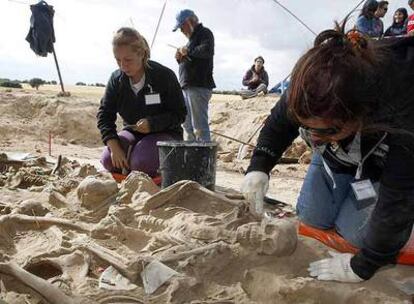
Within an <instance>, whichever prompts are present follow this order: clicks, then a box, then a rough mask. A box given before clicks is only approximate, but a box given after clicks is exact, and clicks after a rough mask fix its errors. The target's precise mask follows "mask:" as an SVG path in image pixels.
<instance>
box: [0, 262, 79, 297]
mask: <svg viewBox="0 0 414 304" xmlns="http://www.w3.org/2000/svg"><path fill="white" fill-rule="evenodd" d="M0 273H1V274H6V275H9V276H12V277H14V278H16V279H17V280H19V281H20V282H22V283H23V284H25V285H27V286H29V287H30V288H31V289H33V290H34V291H36V292H37V293H39V294H40V295H41V296H42V297H43V298H45V299H46V300H47V301H48V302H49V303H59V304H75V303H79V302H78V301H75V300H74V299H72V298H70V297H68V296H67V295H65V294H64V293H63V292H62V291H61V290H60V289H59V288H57V287H56V286H54V285H52V284H50V283H49V282H48V281H46V280H43V279H41V278H39V277H37V276H35V275H34V274H31V273H30V272H28V271H26V270H24V269H23V268H21V267H19V266H18V265H17V264H15V263H13V262H9V263H0Z"/></svg>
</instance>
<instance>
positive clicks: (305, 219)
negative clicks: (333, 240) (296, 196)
mask: <svg viewBox="0 0 414 304" xmlns="http://www.w3.org/2000/svg"><path fill="white" fill-rule="evenodd" d="M297 215H298V218H299V220H300V221H301V222H302V223H304V224H306V225H309V226H311V227H313V228H316V229H321V230H329V229H332V228H334V227H335V226H334V222H333V221H332V220H330V219H328V218H326V217H323V216H321V214H318V213H317V212H311V211H310V210H309V209H302V208H301V207H299V206H298V207H297Z"/></svg>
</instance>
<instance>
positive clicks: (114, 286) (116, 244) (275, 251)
mask: <svg viewBox="0 0 414 304" xmlns="http://www.w3.org/2000/svg"><path fill="white" fill-rule="evenodd" d="M4 162H7V160H5V159H3V163H4ZM69 164H70V163H67V164H66V169H65V170H62V171H61V173H60V175H59V176H58V177H57V176H54V175H53V174H52V173H51V170H50V168H49V167H48V166H50V165H48V164H45V165H44V166H36V168H37V171H36V172H37V174H38V175H43V176H44V179H43V180H44V185H43V186H31V187H28V188H27V187H26V186H27V185H24V187H20V186H21V185H17V186H16V185H14V186H13V187H12V186H7V184H6V186H4V187H3V188H2V190H1V201H0V205H1V207H2V208H0V211H1V212H0V214H1V215H0V240H1V242H0V244H1V245H0V252H1V255H0V278H1V279H2V282H3V284H4V286H5V288H4V289H3V287H2V294H1V295H0V298H1V299H4V300H6V301H9V302H10V303H25V302H24V301H25V299H28V298H30V299H31V300H32V301H35V302H36V303H42V302H41V301H43V300H42V299H46V300H47V301H48V302H49V303H332V302H333V301H335V302H338V303H377V302H381V303H399V302H401V301H402V300H403V299H406V298H407V297H405V296H404V295H402V294H401V293H398V292H396V289H395V288H394V289H393V288H392V287H390V284H389V282H390V281H387V280H388V278H389V277H393V279H401V278H402V277H403V276H402V274H401V275H400V274H398V273H395V272H394V273H391V276H390V273H389V272H388V274H384V275H383V276H382V277H381V276H379V278H377V281H376V280H375V279H374V280H372V281H369V282H366V283H362V284H356V285H352V284H351V285H348V284H343V285H341V288H338V284H336V283H329V282H325V283H324V282H318V281H316V280H314V279H312V278H309V277H307V276H308V275H307V271H306V269H307V266H308V264H309V262H310V261H314V260H316V259H320V258H322V257H323V256H325V255H326V249H324V248H323V247H322V246H321V245H319V244H317V243H315V242H313V241H311V240H306V239H302V238H299V239H298V237H297V234H296V223H295V220H294V218H287V219H286V218H285V219H278V218H276V217H271V218H264V219H261V220H257V219H256V218H254V217H252V216H251V215H250V213H249V211H248V204H247V203H246V202H245V201H243V200H239V199H229V198H227V197H226V196H225V195H223V194H218V193H215V192H212V191H210V190H207V189H205V188H203V187H201V186H200V185H198V184H197V183H195V182H191V181H181V182H178V183H176V184H174V185H172V186H170V187H168V188H166V189H163V190H161V191H160V190H159V189H158V188H157V186H155V185H154V184H153V183H152V181H151V179H150V178H149V177H148V176H146V175H145V174H142V173H139V172H133V173H132V174H131V175H130V176H129V177H128V179H126V180H125V181H124V182H123V183H122V184H120V185H117V184H116V183H115V181H114V180H112V179H111V178H110V176H108V175H106V174H99V173H98V174H94V175H89V176H87V177H82V176H79V175H76V174H74V172H75V169H76V168H71V167H70V165H69ZM21 165H22V166H21V168H26V169H30V168H34V165H30V164H29V163H23V164H21ZM40 169H42V170H43V171H41V170H40ZM89 169H91V167H89ZM90 171H91V172H93V170H90ZM18 172H19V171H18V170H15V171H13V170H11V171H9V172H8V173H7V174H8V177H7V178H10V176H11V175H13V174H17V173H18ZM65 180H66V181H76V183H77V184H78V186H77V187H71V188H70V189H69V190H66V191H59V188H58V185H59V183H58V182H57V181H59V182H60V183H62V182H63V181H65ZM39 187H41V188H42V189H39ZM51 193H55V194H54V196H53V197H54V198H53V199H51ZM230 197H231V196H230ZM233 197H235V198H237V196H234V195H233ZM56 201H62V202H61V203H62V205H59V204H57V203H56ZM268 208H270V207H268ZM161 274H162V275H163V276H164V280H162V282H163V284H161V285H159V284H155V283H151V282H153V280H154V279H155V278H156V277H159V275H161ZM381 280H382V281H381ZM386 284H388V286H387V287H386V288H385V287H384V286H386Z"/></svg>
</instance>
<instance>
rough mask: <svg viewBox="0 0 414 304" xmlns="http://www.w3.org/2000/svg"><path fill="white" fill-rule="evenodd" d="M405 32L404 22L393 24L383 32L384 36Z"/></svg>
mask: <svg viewBox="0 0 414 304" xmlns="http://www.w3.org/2000/svg"><path fill="white" fill-rule="evenodd" d="M405 34H407V27H406V23H405V22H403V23H400V24H393V25H391V26H390V27H389V28H387V30H386V31H385V33H384V36H385V37H388V36H401V35H405Z"/></svg>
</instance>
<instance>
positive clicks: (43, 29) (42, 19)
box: [26, 1, 55, 57]
mask: <svg viewBox="0 0 414 304" xmlns="http://www.w3.org/2000/svg"><path fill="white" fill-rule="evenodd" d="M30 10H31V11H32V16H31V17H30V30H29V33H28V34H27V36H26V40H27V42H29V43H30V48H31V49H32V50H33V51H34V52H35V53H36V55H39V56H43V57H46V56H47V53H51V52H52V51H53V43H54V42H55V31H54V29H53V15H54V14H55V10H54V9H53V6H51V5H48V4H47V3H46V2H45V1H40V2H39V3H37V4H34V5H30Z"/></svg>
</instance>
